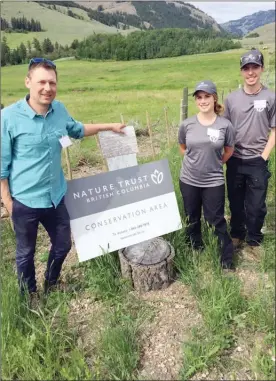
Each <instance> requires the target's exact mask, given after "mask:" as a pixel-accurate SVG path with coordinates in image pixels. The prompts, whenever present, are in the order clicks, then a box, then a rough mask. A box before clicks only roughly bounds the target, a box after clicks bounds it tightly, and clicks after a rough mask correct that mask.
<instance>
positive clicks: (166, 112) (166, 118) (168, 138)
mask: <svg viewBox="0 0 276 381" xmlns="http://www.w3.org/2000/svg"><path fill="white" fill-rule="evenodd" d="M164 110H165V122H166V130H167V142H168V148H170V146H171V140H170V129H169V122H168V110H167V107H165V109H164Z"/></svg>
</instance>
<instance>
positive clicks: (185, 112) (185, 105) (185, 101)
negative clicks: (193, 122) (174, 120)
mask: <svg viewBox="0 0 276 381" xmlns="http://www.w3.org/2000/svg"><path fill="white" fill-rule="evenodd" d="M187 118H188V87H184V89H183V119H182V120H184V119H187Z"/></svg>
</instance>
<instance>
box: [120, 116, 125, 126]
mask: <svg viewBox="0 0 276 381" xmlns="http://www.w3.org/2000/svg"><path fill="white" fill-rule="evenodd" d="M121 123H122V124H125V122H124V116H123V114H121Z"/></svg>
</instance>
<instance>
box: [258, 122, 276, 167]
mask: <svg viewBox="0 0 276 381" xmlns="http://www.w3.org/2000/svg"><path fill="white" fill-rule="evenodd" d="M275 138H276V135H275V127H273V128H272V129H271V132H270V135H269V138H268V141H267V143H266V146H265V149H264V150H263V153H262V154H261V156H262V158H263V159H264V160H267V159H268V158H269V155H270V153H271V151H272V150H273V148H274V147H275Z"/></svg>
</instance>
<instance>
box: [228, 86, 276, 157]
mask: <svg viewBox="0 0 276 381" xmlns="http://www.w3.org/2000/svg"><path fill="white" fill-rule="evenodd" d="M224 117H225V118H227V119H229V120H230V121H231V123H232V124H233V126H234V129H235V151H234V154H233V156H235V157H238V158H241V159H252V158H254V157H257V156H260V155H261V153H262V152H263V150H264V148H265V146H266V143H267V140H268V135H269V131H270V129H271V128H272V127H275V125H276V122H275V92H273V91H271V90H269V89H268V88H266V87H263V89H262V90H261V91H260V92H259V93H258V94H256V95H248V94H246V93H245V92H244V90H243V89H238V90H236V91H233V92H232V93H231V94H229V95H228V97H227V98H226V100H225V112H224Z"/></svg>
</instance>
